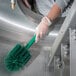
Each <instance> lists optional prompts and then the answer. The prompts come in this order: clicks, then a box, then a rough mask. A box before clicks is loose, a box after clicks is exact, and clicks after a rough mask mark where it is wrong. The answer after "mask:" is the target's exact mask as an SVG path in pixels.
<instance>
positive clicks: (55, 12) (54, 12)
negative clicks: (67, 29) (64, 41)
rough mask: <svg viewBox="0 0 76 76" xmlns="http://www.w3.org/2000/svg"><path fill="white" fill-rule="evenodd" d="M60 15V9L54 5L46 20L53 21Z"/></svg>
mask: <svg viewBox="0 0 76 76" xmlns="http://www.w3.org/2000/svg"><path fill="white" fill-rule="evenodd" d="M60 13H61V8H60V7H59V6H58V5H57V4H56V3H55V4H54V5H53V7H52V9H51V10H50V11H49V13H48V15H47V18H48V19H49V20H51V21H54V20H55V19H56V18H57V17H58V16H59V15H60Z"/></svg>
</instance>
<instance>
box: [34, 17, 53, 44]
mask: <svg viewBox="0 0 76 76" xmlns="http://www.w3.org/2000/svg"><path fill="white" fill-rule="evenodd" d="M51 24H52V22H51V21H50V20H49V19H48V18H47V17H43V18H42V20H41V22H40V23H39V25H38V26H37V28H36V32H35V33H36V40H35V41H36V43H37V42H38V41H39V39H40V38H42V37H43V36H44V35H45V34H46V33H47V31H48V28H49V26H50V25H51Z"/></svg>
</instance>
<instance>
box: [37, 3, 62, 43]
mask: <svg viewBox="0 0 76 76" xmlns="http://www.w3.org/2000/svg"><path fill="white" fill-rule="evenodd" d="M60 13H61V8H60V7H59V6H58V5H57V4H56V3H55V4H54V5H53V7H52V9H51V10H50V11H49V13H48V15H47V16H45V17H43V18H42V20H41V22H40V24H39V25H38V26H37V28H36V42H38V41H39V39H40V38H42V37H43V35H45V34H46V33H47V31H48V28H49V25H51V24H52V21H54V20H55V19H56V18H57V17H58V16H59V15H60Z"/></svg>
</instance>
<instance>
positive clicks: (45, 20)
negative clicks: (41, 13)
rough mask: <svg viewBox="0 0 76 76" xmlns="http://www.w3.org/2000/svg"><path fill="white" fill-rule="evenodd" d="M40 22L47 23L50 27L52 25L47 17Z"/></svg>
mask: <svg viewBox="0 0 76 76" xmlns="http://www.w3.org/2000/svg"><path fill="white" fill-rule="evenodd" d="M42 21H43V22H45V23H46V22H47V25H48V26H51V24H52V21H50V19H49V18H48V17H47V16H45V17H43V18H42Z"/></svg>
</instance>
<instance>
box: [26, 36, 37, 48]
mask: <svg viewBox="0 0 76 76" xmlns="http://www.w3.org/2000/svg"><path fill="white" fill-rule="evenodd" d="M35 38H36V35H34V36H33V37H32V38H31V40H30V41H29V42H28V43H27V44H26V46H25V48H26V49H29V48H30V47H31V46H32V45H33V43H34V42H35Z"/></svg>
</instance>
